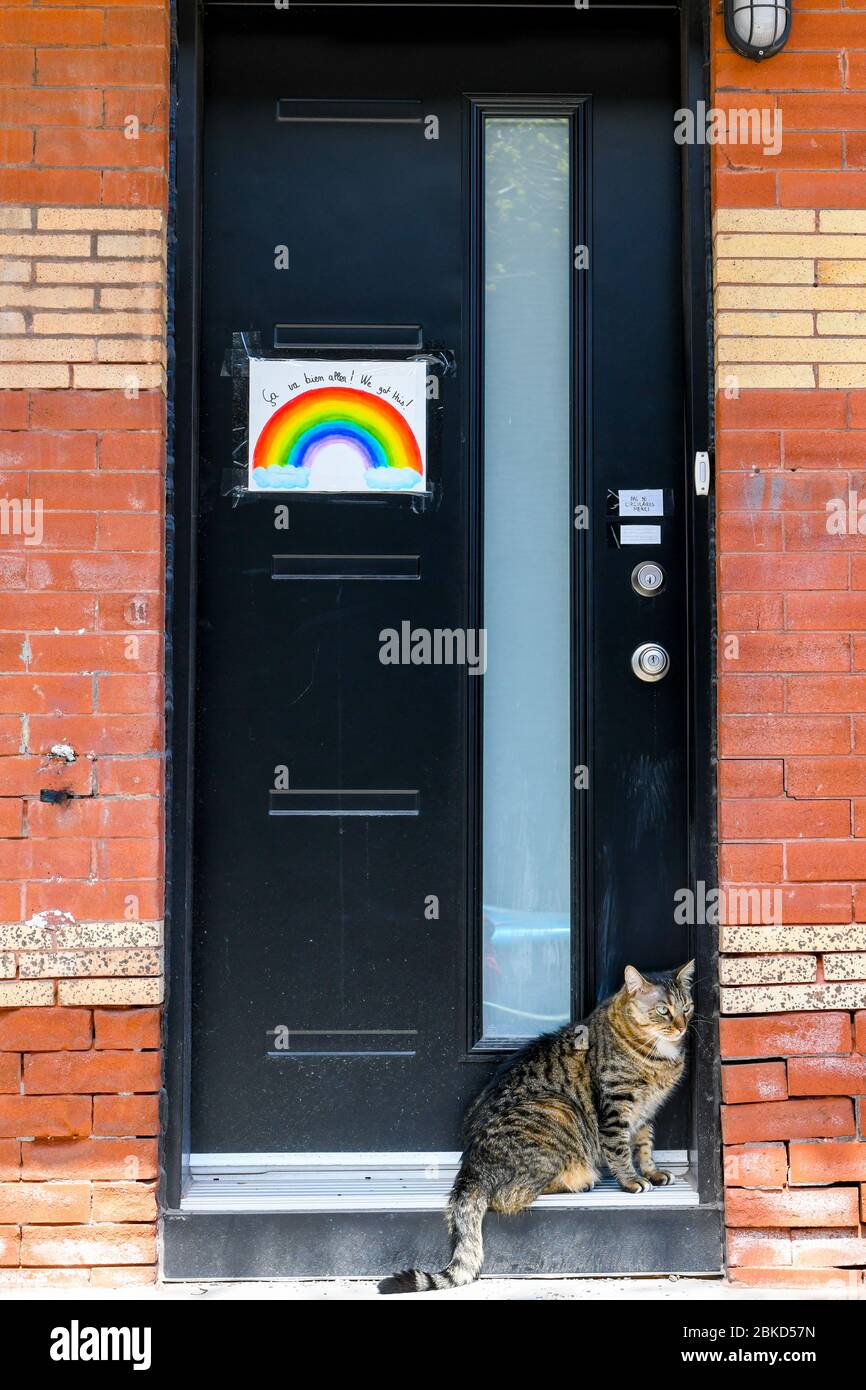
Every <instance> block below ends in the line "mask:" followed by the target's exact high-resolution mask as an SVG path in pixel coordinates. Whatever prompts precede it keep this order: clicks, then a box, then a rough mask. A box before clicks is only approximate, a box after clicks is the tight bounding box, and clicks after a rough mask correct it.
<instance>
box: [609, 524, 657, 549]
mask: <svg viewBox="0 0 866 1390" xmlns="http://www.w3.org/2000/svg"><path fill="white" fill-rule="evenodd" d="M619 543H620V545H661V543H662V528H661V527H660V526H620V528H619Z"/></svg>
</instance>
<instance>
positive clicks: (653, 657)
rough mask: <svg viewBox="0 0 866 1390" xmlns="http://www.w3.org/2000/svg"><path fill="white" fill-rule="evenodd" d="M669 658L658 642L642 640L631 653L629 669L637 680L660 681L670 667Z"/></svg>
mask: <svg viewBox="0 0 866 1390" xmlns="http://www.w3.org/2000/svg"><path fill="white" fill-rule="evenodd" d="M670 664H671V659H670V657H669V656H668V654H667V652H666V651H665V649H664V647H660V646H659V644H658V642H644V643H642V645H641V646H639V647H635V649H634V651H633V652H632V654H631V669H632V670H633V671H634V673H635V675H636V676H637V678H638V680H639V681H660V680H661V678H662V676H666V675H667V673H668V670H669V668H670Z"/></svg>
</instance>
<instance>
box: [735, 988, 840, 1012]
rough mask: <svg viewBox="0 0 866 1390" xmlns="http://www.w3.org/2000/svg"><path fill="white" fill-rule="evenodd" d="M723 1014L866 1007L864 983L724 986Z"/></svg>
mask: <svg viewBox="0 0 866 1390" xmlns="http://www.w3.org/2000/svg"><path fill="white" fill-rule="evenodd" d="M720 995H721V1006H722V1013H723V1014H778V1013H798V1012H801V1011H806V1010H809V1009H863V1008H866V981H864V982H863V983H862V984H861V983H857V984H836V983H829V982H828V983H825V984H820V983H819V984H813V985H797V984H790V985H755V986H754V987H751V988H750V987H749V986H743V987H741V988H735V989H724V988H723V989H722V990H721V991H720Z"/></svg>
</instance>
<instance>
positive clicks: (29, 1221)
mask: <svg viewBox="0 0 866 1390" xmlns="http://www.w3.org/2000/svg"><path fill="white" fill-rule="evenodd" d="M718 9H719V6H718V5H717V4H716V3H714V5H713V57H714V66H713V73H714V80H715V83H716V94H715V96H714V102H715V104H716V105H718V106H720V107H731V106H743V105H761V106H767V107H769V108H770V109H772V110H774V111H775V110H779V111H781V112H782V116H783V120H784V134H783V145H782V149H781V151H780V153H779V154H778V155H775V156H765V155H763V154H762V153H761V151H760V150H759V149H757V148H754V147H742V146H739V147H732V146H730V145H719V146H716V147H715V148H714V151H713V165H714V208H715V210H716V212H717V214H718V217H719V221H718V223H717V242H716V268H717V276H716V279H717V294H718V301H717V324H718V331H719V339H718V342H719V348H718V352H719V381H720V387H721V390H720V397H719V411H718V424H719V432H718V440H717V443H718V475H717V492H716V498H717V506H718V520H719V574H718V578H719V595H720V609H719V629H720V639H721V641H720V649H721V672H720V675H721V686H720V692H721V695H720V698H721V710H720V715H721V717H720V754H721V766H720V786H721V805H720V816H721V831H722V841H723V848H722V863H721V871H722V880H723V882H724V883H725V884H734V885H736V884H743V885H747V886H751V885H755V884H758V885H764V886H767V887H769V888H774V887H778V888H779V889H780V890H781V893H782V899H783V920H782V924H781V926H779V927H773V928H771V929H768V928H766V927H760V928H759V930H761V931H762V932H764V933H766V934H765V935H762V936H761V937H760V938H758V939H757V940H756V939H754V938H753V937H750V936H748V935H745V936H744V935H742V934H740V935H738V934H737V932H736V931H732V930H730V929H728V928H726V929H725V934H724V939H723V947H724V952H725V955H724V961H723V967H722V968H723V1009H724V1010H725V1017H724V1018H723V1021H722V1029H721V1040H722V1051H723V1056H724V1058H725V1064H724V1077H723V1087H724V1101H725V1107H724V1117H723V1123H724V1138H725V1145H726V1149H725V1167H726V1178H727V1182H728V1196H727V1204H726V1214H727V1222H728V1229H729V1246H728V1258H729V1264H730V1273H731V1277H732V1278H733V1279H734V1280H735V1281H738V1282H750V1283H783V1284H784V1283H814V1282H816V1281H828V1280H829V1281H835V1282H841V1283H842V1284H846V1285H847V1284H849V1283H851V1282H852V1281H853V1282H858V1281H860V1280H861V1278H862V1271H863V1269H864V1267H866V1238H864V1234H863V1225H862V1224H861V1222H866V1209H864V1206H863V1204H864V1202H866V1131H864V1123H866V1115H864V1109H866V1106H864V1098H866V960H864V954H866V929H864V928H863V927H862V926H861V925H860V924H861V923H862V922H863V921H864V920H866V918H864V911H866V896H864V895H866V719H864V716H866V688H864V687H866V674H864V673H866V640H864V638H866V559H864V556H866V538H864V537H862V536H860V535H859V534H853V535H846V536H844V537H842V536H831V535H830V534H829V533H828V532H827V529H826V524H825V523H826V502H827V501H828V500H829V499H831V498H833V497H837V496H846V495H847V492H848V491H849V490H854V491H857V489H858V488H859V489H860V490H861V491H862V492H863V494H864V496H866V469H864V468H863V463H862V459H863V448H862V445H863V444H864V443H866V404H864V402H866V353H864V350H863V344H864V342H866V330H864V326H863V325H864V321H863V319H862V318H860V317H858V315H859V314H861V313H866V213H864V212H862V211H860V210H861V209H863V208H864V207H866V10H864V9H862V8H847V9H842V8H839V7H838V6H837V7H835V8H834V7H829V8H824V9H820V10H819V9H814V10H809V9H808V8H805V7H803V6H797V8H796V11H795V15H794V26H793V34H792V39H791V42H790V44H789V46H788V49H787V50H786V52H785V53H784V54H783V55H781V56H780V57H777V58H774V59H772V60H770V61H768V62H766V63H764V64H761V65H758V66H756V65H754V64H751V63H749V62H746V61H744V60H742V59H739V58H736V57H735V56H733V55H732V54H731V53H730V52H729V50H728V49H727V45H726V44H725V41H724V37H723V34H722V30H721V22H720V17H719V15H718V13H717V11H718ZM167 83H168V12H167V7H166V6H164V5H160V6H153V7H146V6H143V5H142V6H141V7H139V6H136V5H135V4H125V3H120V4H111V3H97V4H93V5H91V4H85V3H80V4H78V5H70V6H69V7H66V6H64V5H62V4H53V3H31V4H21V5H17V4H16V5H12V6H9V7H3V6H2V5H0V162H2V164H3V166H4V167H2V168H0V201H2V203H3V205H4V206H3V210H2V212H0V387H2V388H3V389H4V394H3V396H2V400H0V501H4V500H5V502H6V504H7V510H6V511H5V512H4V517H5V518H6V520H5V521H4V525H3V529H2V532H0V660H2V662H3V665H2V667H0V673H2V680H0V834H2V835H3V837H4V838H3V840H2V842H0V1280H3V1281H6V1282H14V1281H24V1282H32V1281H38V1280H41V1279H50V1280H52V1281H56V1280H63V1279H67V1280H70V1281H75V1282H79V1281H80V1280H81V1279H82V1278H84V1279H88V1280H90V1282H91V1283H93V1284H94V1285H100V1284H106V1283H116V1282H124V1281H129V1280H133V1281H137V1280H141V1279H144V1280H149V1279H152V1278H153V1277H154V1266H155V1197H154V1180H155V1177H156V1138H155V1136H156V1133H157V1114H156V1111H157V1092H158V1088H159V1051H158V1031H157V1029H158V1005H159V1003H160V1001H161V997H162V996H161V954H160V951H161V916H162V883H161V867H162V866H161V852H162V850H161V832H160V827H161V806H160V792H161V786H162V686H161V670H162V652H161V642H160V634H161V630H162V607H161V594H162V576H163V553H162V533H163V463H164V452H163V442H162V441H163V429H164V397H163V386H164V357H163V348H162V342H161V338H162V322H163V314H164V264H163V250H164V233H165V223H164V210H165V192H166V167H167V164H166V129H167V109H168V102H167ZM736 210H741V211H736ZM737 238H739V240H737ZM788 238H799V239H800V240H798V241H794V242H792V241H789V240H787V239H788ZM858 238H862V240H861V241H858ZM861 247H862V248H864V249H861ZM858 261H859V262H860V265H858ZM783 262H784V263H785V264H784V266H781V263H783ZM861 266H862V267H863V268H864V270H863V273H862V274H861ZM780 267H781V268H780ZM811 291H817V293H815V294H811V293H810V292H811ZM840 316H844V317H840ZM780 340H783V341H781V344H780ZM15 500H17V501H18V503H19V504H23V503H24V502H29V503H30V504H31V506H32V507H35V506H36V504H37V503H38V504H39V505H40V506H41V508H42V511H41V519H42V535H41V539H40V541H39V543H38V544H29V543H25V542H28V541H29V539H32V537H27V536H25V535H23V534H22V533H21V527H20V525H19V526H18V529H17V530H16V526H15V524H14V517H15V513H14V511H12V510H9V503H10V502H14V501H15ZM21 515H22V513H20V512H19V513H18V516H19V518H20V517H21ZM10 516H11V517H12V518H13V522H12V524H9V522H8V518H9V517H10ZM30 516H31V518H32V516H33V513H32V512H31V513H30ZM729 636H733V637H735V638H737V642H738V645H737V647H736V655H731V654H730V652H729V649H728V648H726V647H725V645H724V644H725V638H726V637H729ZM57 745H68V747H69V749H70V750H71V752H72V755H73V760H72V761H71V762H67V761H66V759H65V758H64V757H63V756H59V757H58V756H53V757H52V756H51V753H50V750H51V749H52V747H55V746H57ZM43 787H48V788H54V789H57V788H66V789H69V790H72V791H74V792H75V793H76V799H75V800H72V801H70V802H68V803H66V804H65V805H62V806H58V805H48V804H45V803H42V802H40V800H39V791H40V789H41V788H43ZM836 928H839V929H841V930H837V929H836Z"/></svg>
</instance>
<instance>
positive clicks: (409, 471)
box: [248, 358, 427, 493]
mask: <svg viewBox="0 0 866 1390" xmlns="http://www.w3.org/2000/svg"><path fill="white" fill-rule="evenodd" d="M248 467H249V489H250V491H251V492H295V491H298V490H303V491H304V492H360V493H365V492H426V490H427V400H426V364H425V363H424V362H361V361H358V362H340V361H334V360H329V361H317V362H315V361H313V362H311V361H302V360H299V359H291V358H283V359H282V360H277V359H273V358H251V359H250V413H249V459H248Z"/></svg>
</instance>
